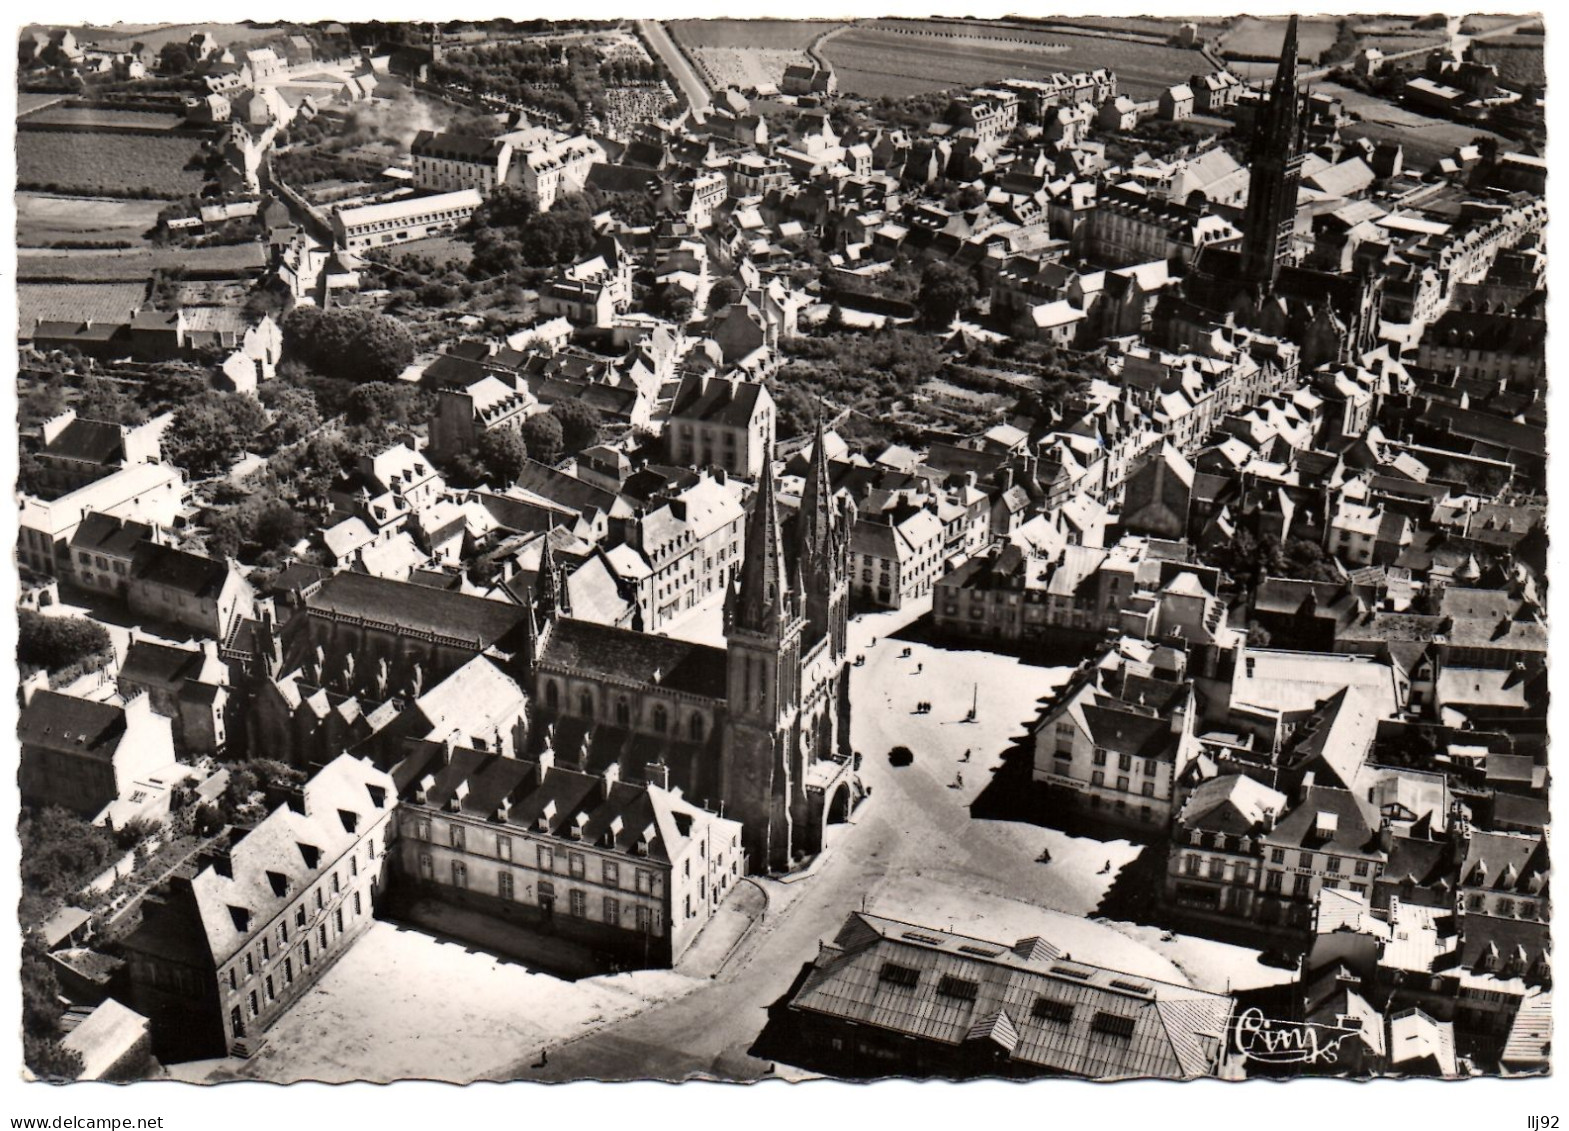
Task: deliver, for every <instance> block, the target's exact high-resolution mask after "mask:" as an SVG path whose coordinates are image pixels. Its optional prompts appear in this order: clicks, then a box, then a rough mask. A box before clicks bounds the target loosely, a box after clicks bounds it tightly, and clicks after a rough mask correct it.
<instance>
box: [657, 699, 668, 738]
mask: <svg viewBox="0 0 1569 1131" xmlns="http://www.w3.org/2000/svg"><path fill="white" fill-rule="evenodd" d="M669 725H670V719H669V716H668V714H667V713H666V711H665V705H664V704H663V703H655V704H654V729H655V730H657V731H658V732H659V733H660V734H664V733H665V727H667V726H669Z"/></svg>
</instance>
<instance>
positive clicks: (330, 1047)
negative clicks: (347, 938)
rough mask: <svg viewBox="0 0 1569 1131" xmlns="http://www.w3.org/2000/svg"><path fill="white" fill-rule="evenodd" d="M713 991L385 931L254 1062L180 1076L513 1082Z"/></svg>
mask: <svg viewBox="0 0 1569 1131" xmlns="http://www.w3.org/2000/svg"><path fill="white" fill-rule="evenodd" d="M703 984H704V982H703V981H700V980H697V979H693V978H688V977H683V976H681V975H679V974H674V973H671V972H669V971H642V972H638V973H635V974H616V975H608V976H604V977H598V978H585V979H583V980H581V981H577V982H569V981H563V980H561V979H559V978H556V977H553V976H552V975H549V974H541V973H535V972H534V971H532V970H530V969H528V968H527V967H525V966H522V965H519V964H518V963H515V962H511V961H507V960H503V959H499V958H497V957H495V956H494V955H491V954H489V953H486V952H484V951H481V950H477V949H474V948H471V947H467V946H465V945H464V944H462V943H457V942H451V941H447V940H443V939H439V938H436V937H434V936H432V935H428V934H425V933H423V932H421V931H417V930H412V929H407V928H403V927H400V926H398V925H397V924H394V923H389V922H376V923H373V924H372V925H371V927H370V928H369V930H367V931H366V933H365V934H364V936H363V937H361V938H360V939H359V941H358V942H356V943H355V944H354V946H353V947H352V948H350V950H349V951H348V953H346V954H345V955H344V956H343V957H342V958H341V959H339V960H338V962H337V964H336V965H334V966H333V968H332V969H331V970H329V971H328V972H327V974H326V975H325V976H324V977H323V978H322V980H321V981H320V982H318V983H317V984H316V985H315V986H313V987H312V988H311V990H310V992H309V993H307V994H306V995H305V996H304V997H302V998H301V999H300V1000H299V1002H298V1003H296V1004H295V1006H294V1007H293V1008H292V1009H290V1010H289V1012H288V1014H287V1015H286V1016H285V1017H284V1018H283V1020H281V1021H280V1022H279V1023H278V1024H277V1025H275V1026H273V1028H272V1029H271V1030H270V1031H269V1032H268V1034H267V1046H266V1047H265V1048H264V1049H263V1050H262V1051H261V1052H260V1053H259V1054H258V1055H257V1056H256V1057H254V1058H253V1059H252V1060H250V1061H246V1062H237V1061H207V1062H203V1063H201V1064H193V1065H182V1066H175V1067H176V1071H175V1073H174V1074H175V1075H177V1076H179V1077H180V1078H182V1079H201V1080H218V1079H224V1078H233V1077H234V1076H235V1075H238V1076H239V1077H240V1078H249V1079H262V1080H269V1081H273V1082H275V1083H292V1082H294V1081H299V1080H321V1081H325V1082H327V1083H341V1082H344V1081H350V1080H370V1081H376V1082H385V1081H391V1080H399V1079H417V1080H445V1081H452V1082H463V1081H467V1080H493V1079H503V1078H506V1077H507V1075H508V1072H507V1068H508V1066H509V1065H513V1064H515V1063H517V1062H518V1060H519V1059H520V1058H522V1059H537V1058H538V1056H539V1053H540V1050H541V1049H544V1048H548V1047H551V1046H555V1045H558V1044H560V1043H561V1042H563V1041H566V1040H570V1039H571V1038H572V1037H575V1036H579V1035H581V1034H582V1033H583V1032H584V1031H585V1030H587V1029H590V1028H592V1027H595V1026H599V1025H602V1024H605V1023H607V1022H610V1021H615V1020H618V1019H621V1018H624V1017H626V1016H628V1015H629V1014H632V1013H635V1012H637V1011H639V1010H642V1009H646V1008H648V1006H649V1005H651V1004H654V1003H656V1002H662V1001H668V1000H670V999H671V998H673V997H678V996H680V995H682V994H684V993H688V992H690V991H691V990H692V989H694V988H696V987H697V986H699V985H703Z"/></svg>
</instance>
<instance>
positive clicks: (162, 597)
mask: <svg viewBox="0 0 1569 1131" xmlns="http://www.w3.org/2000/svg"><path fill="white" fill-rule="evenodd" d="M254 601H255V590H254V589H252V587H251V583H250V582H249V581H247V580H245V577H244V575H243V574H241V573H240V571H239V567H238V566H237V565H236V563H235V562H233V561H232V560H226V561H219V560H217V559H214V558H208V557H203V556H202V555H200V554H193V553H190V552H188V551H186V550H177V549H175V548H174V547H173V546H163V545H159V544H158V543H156V542H143V543H141V544H140V546H139V547H138V548H137V551H136V557H135V561H134V564H133V565H132V567H131V576H130V578H129V580H128V583H127V586H126V604H127V605H128V606H129V607H130V610H131V611H132V612H133V613H135V614H137V615H138V616H144V617H147V618H149V619H151V620H155V621H161V622H165V623H172V624H178V625H183V626H184V627H186V628H190V629H194V630H195V631H197V632H200V633H203V634H204V635H207V636H210V637H213V638H214V639H217V640H223V639H225V638H226V637H227V636H228V633H229V629H230V628H232V627H233V626H234V624H235V623H236V622H237V621H238V620H239V619H240V618H243V617H248V616H250V615H251V611H252V605H253V603H254Z"/></svg>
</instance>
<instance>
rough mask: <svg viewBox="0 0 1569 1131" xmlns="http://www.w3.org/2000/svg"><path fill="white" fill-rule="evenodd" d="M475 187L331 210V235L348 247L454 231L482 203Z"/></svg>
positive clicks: (373, 245) (393, 241)
mask: <svg viewBox="0 0 1569 1131" xmlns="http://www.w3.org/2000/svg"><path fill="white" fill-rule="evenodd" d="M482 202H483V201H482V198H481V197H480V194H479V193H478V192H477V191H476V190H474V189H459V190H458V191H456V192H445V193H439V194H437V195H435V196H412V197H405V198H404V199H402V200H393V201H388V202H387V203H385V204H362V205H358V206H353V207H348V208H339V209H336V210H335V211H334V212H333V213H332V233H333V237H334V238H335V239H336V240H337V241H338V243H339V244H341V245H342V246H343V247H345V248H347V249H348V250H349V251H361V250H363V249H365V248H368V247H382V246H384V245H386V244H397V243H404V242H408V241H412V240H420V239H424V238H425V237H427V236H435V235H440V234H442V233H443V232H450V231H455V230H456V229H458V228H460V227H462V226H463V225H464V224H466V223H467V222H468V220H469V218H470V217H471V216H473V215H474V212H475V210H476V209H477V208H479V206H480V204H481V203H482Z"/></svg>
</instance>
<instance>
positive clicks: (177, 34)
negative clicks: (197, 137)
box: [24, 24, 288, 47]
mask: <svg viewBox="0 0 1569 1131" xmlns="http://www.w3.org/2000/svg"><path fill="white" fill-rule="evenodd" d="M58 26H60V25H57V24H32V25H29V26H28V27H27V28H26V29H24V30H26V31H50V30H52V29H53V28H55V27H58ZM70 30H71V32H72V34H74V35H75V36H76V38H77V41H78V42H81V43H96V44H99V45H101V46H103V47H115V46H122V45H129V44H132V43H146V44H150V45H151V46H153V47H162V46H163V45H164V44H165V43H171V42H178V43H184V42H185V41H186V40H188V39H190V38H191V36H193V35H195V34H196V33H197V32H201V31H204V32H207V33H208V34H209V35H211V36H212V37H213V38H214V39H216V40H217V41H218V42H219V43H221V44H223V45H224V46H225V47H237V46H240V45H243V44H246V43H255V42H256V41H257V40H259V39H273V38H275V37H277V36H280V35H287V34H288V29H287V28H281V27H259V28H252V27H245V26H243V25H241V24H115V25H114V26H113V27H95V26H93V25H91V24H85V25H82V24H78V25H73V26H71V29H70Z"/></svg>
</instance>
